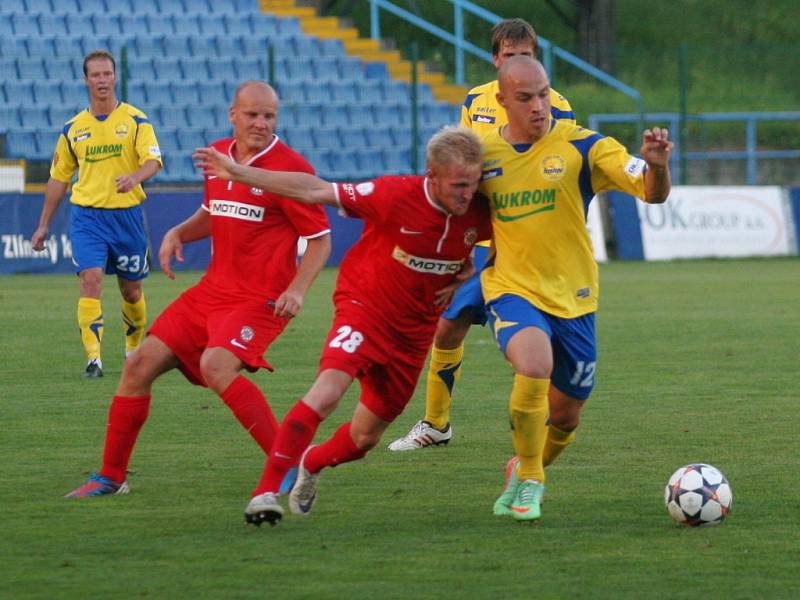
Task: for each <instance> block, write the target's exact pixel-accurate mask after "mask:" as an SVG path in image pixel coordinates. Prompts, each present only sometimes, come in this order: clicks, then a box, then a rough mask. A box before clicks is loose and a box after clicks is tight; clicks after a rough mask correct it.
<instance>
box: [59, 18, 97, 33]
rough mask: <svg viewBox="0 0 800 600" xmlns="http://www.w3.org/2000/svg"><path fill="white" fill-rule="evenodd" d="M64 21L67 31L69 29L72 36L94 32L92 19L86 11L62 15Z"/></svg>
mask: <svg viewBox="0 0 800 600" xmlns="http://www.w3.org/2000/svg"><path fill="white" fill-rule="evenodd" d="M64 23H65V24H66V26H67V31H69V34H70V35H72V36H78V35H94V34H95V31H94V26H93V25H92V20H91V19H90V18H89V15H88V14H86V13H70V14H67V15H64Z"/></svg>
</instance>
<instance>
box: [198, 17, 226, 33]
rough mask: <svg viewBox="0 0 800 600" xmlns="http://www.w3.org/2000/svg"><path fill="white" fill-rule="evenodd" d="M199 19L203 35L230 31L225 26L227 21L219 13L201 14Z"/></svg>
mask: <svg viewBox="0 0 800 600" xmlns="http://www.w3.org/2000/svg"><path fill="white" fill-rule="evenodd" d="M199 21H200V33H201V34H202V35H206V36H208V35H225V34H226V33H228V31H227V29H226V28H225V21H224V20H223V19H220V18H219V17H218V16H217V15H200V16H199Z"/></svg>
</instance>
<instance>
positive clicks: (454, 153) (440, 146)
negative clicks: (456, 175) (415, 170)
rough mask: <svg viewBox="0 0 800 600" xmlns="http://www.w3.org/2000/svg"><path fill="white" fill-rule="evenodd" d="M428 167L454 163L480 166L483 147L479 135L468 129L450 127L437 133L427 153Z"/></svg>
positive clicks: (429, 142) (443, 128)
mask: <svg viewBox="0 0 800 600" xmlns="http://www.w3.org/2000/svg"><path fill="white" fill-rule="evenodd" d="M425 157H426V159H427V161H428V166H433V165H439V166H447V165H451V164H453V163H459V164H467V165H478V164H480V163H481V161H482V160H483V146H482V145H481V140H480V138H479V137H478V135H477V134H476V133H475V132H474V131H472V130H471V129H467V128H466V127H456V126H454V125H448V126H446V127H442V128H441V129H440V130H439V131H437V132H436V133H435V134H433V136H432V137H431V139H430V140H428V147H427V151H426V156H425Z"/></svg>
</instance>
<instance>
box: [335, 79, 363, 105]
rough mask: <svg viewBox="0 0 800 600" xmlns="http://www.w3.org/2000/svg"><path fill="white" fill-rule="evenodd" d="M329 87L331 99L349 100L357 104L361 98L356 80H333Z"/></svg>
mask: <svg viewBox="0 0 800 600" xmlns="http://www.w3.org/2000/svg"><path fill="white" fill-rule="evenodd" d="M359 83H360V82H359ZM328 89H329V92H328V93H329V94H330V99H331V100H332V101H333V102H347V103H352V104H356V103H358V102H359V100H360V98H359V95H358V88H357V85H356V83H355V82H341V81H332V82H331V83H330V85H329V87H328Z"/></svg>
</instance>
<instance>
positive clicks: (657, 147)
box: [639, 127, 675, 167]
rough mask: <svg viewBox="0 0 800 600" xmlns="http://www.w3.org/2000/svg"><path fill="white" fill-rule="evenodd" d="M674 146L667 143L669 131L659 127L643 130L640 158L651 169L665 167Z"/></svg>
mask: <svg viewBox="0 0 800 600" xmlns="http://www.w3.org/2000/svg"><path fill="white" fill-rule="evenodd" d="M674 146H675V144H673V143H672V142H670V141H669V130H667V129H666V128H661V127H653V128H652V129H645V130H644V133H643V134H642V148H641V150H640V151H639V153H640V155H641V157H642V158H643V159H644V160H645V162H646V163H647V164H648V165H649V166H651V167H666V166H667V164H668V163H669V156H670V153H671V152H672V148H673V147H674Z"/></svg>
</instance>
